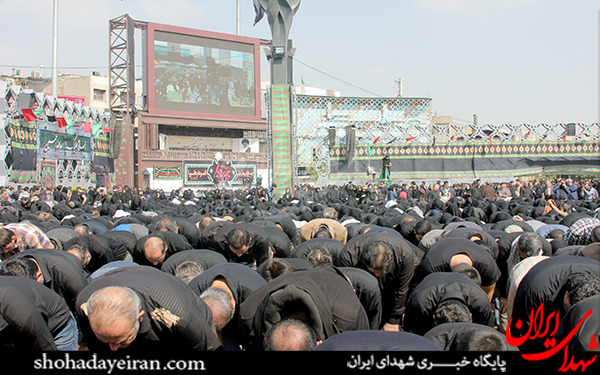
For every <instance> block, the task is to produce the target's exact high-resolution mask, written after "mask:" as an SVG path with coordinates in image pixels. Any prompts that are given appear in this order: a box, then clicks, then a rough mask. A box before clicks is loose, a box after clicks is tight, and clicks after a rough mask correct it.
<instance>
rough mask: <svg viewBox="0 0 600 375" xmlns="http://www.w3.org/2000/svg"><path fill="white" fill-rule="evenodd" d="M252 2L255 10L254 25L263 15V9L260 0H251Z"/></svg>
mask: <svg viewBox="0 0 600 375" xmlns="http://www.w3.org/2000/svg"><path fill="white" fill-rule="evenodd" d="M252 1H253V2H254V11H255V12H256V17H254V25H256V24H257V23H258V22H259V21H260V20H262V18H263V17H264V15H265V10H264V9H263V7H262V5H260V0H252Z"/></svg>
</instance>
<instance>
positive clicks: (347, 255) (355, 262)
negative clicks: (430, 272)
mask: <svg viewBox="0 0 600 375" xmlns="http://www.w3.org/2000/svg"><path fill="white" fill-rule="evenodd" d="M375 241H382V242H385V243H386V244H388V246H389V247H390V249H391V250H392V253H393V256H394V260H393V263H394V268H393V270H392V271H391V272H388V273H385V274H383V275H381V276H380V277H379V278H378V280H379V288H380V290H381V299H382V304H383V316H382V323H390V324H399V323H400V320H401V318H402V314H403V313H404V307H405V303H406V298H407V295H408V289H409V283H410V280H411V279H412V277H413V274H414V269H415V260H414V258H415V253H414V251H413V249H412V247H411V245H410V244H409V243H408V241H406V240H405V239H403V238H402V237H401V236H399V235H396V234H393V233H389V232H386V231H381V232H375V233H371V232H367V233H364V234H361V235H358V236H356V237H353V238H352V239H350V240H349V241H348V243H346V245H345V246H344V248H343V249H342V251H341V252H340V254H339V257H338V264H336V265H337V266H339V267H357V268H361V269H365V270H366V266H365V265H363V264H361V263H360V254H361V253H362V252H363V251H364V249H365V248H366V246H367V245H368V244H370V243H372V242H375Z"/></svg>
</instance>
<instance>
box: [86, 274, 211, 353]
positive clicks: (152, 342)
mask: <svg viewBox="0 0 600 375" xmlns="http://www.w3.org/2000/svg"><path fill="white" fill-rule="evenodd" d="M107 286H123V287H129V288H131V289H132V290H134V291H135V292H136V293H137V294H138V295H139V296H140V298H141V300H142V310H144V311H145V313H144V315H143V316H142V321H141V323H140V328H139V331H138V334H137V337H136V339H135V340H134V341H133V342H132V343H131V344H130V345H129V346H128V347H127V348H125V349H126V350H131V351H139V350H182V351H206V350H218V349H221V344H220V342H219V340H218V339H217V337H216V335H215V334H214V333H213V331H212V330H211V325H212V313H211V312H210V310H209V308H208V306H207V305H206V303H204V301H202V300H201V299H200V298H199V297H198V296H197V295H196V294H195V293H194V292H192V290H191V289H190V288H188V287H187V286H186V285H185V284H184V283H183V282H182V281H181V280H179V279H177V278H176V277H175V276H173V275H170V274H168V273H166V272H162V271H160V270H158V269H156V268H153V267H148V266H131V267H122V268H118V269H115V270H113V271H110V272H108V273H106V274H104V275H103V276H101V277H98V278H97V279H94V281H93V282H91V283H90V284H89V285H88V286H87V287H86V288H84V290H82V291H81V293H80V294H79V297H78V298H77V315H78V316H80V321H81V329H82V333H83V337H84V340H85V342H86V343H87V344H88V347H89V348H90V349H91V350H102V351H104V350H109V347H108V345H106V344H103V343H102V342H100V341H99V340H98V339H97V338H96V336H95V335H94V333H93V331H92V330H91V328H90V327H89V321H88V320H87V318H86V317H85V315H84V314H83V311H82V310H81V305H82V304H83V303H85V302H86V301H87V300H88V298H89V297H90V296H91V294H92V293H94V292H95V291H97V290H100V289H102V288H104V287H107ZM165 310H167V311H168V313H170V314H171V315H172V316H174V317H175V318H176V319H177V323H176V324H170V322H169V321H164V319H162V318H161V316H163V315H164V311H165ZM161 311H162V312H163V313H160V312H161ZM148 353H151V351H148Z"/></svg>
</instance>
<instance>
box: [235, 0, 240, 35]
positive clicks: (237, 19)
mask: <svg viewBox="0 0 600 375" xmlns="http://www.w3.org/2000/svg"><path fill="white" fill-rule="evenodd" d="M236 21H237V22H236V25H237V27H236V33H237V35H240V33H241V30H240V29H241V27H240V0H237V6H236Z"/></svg>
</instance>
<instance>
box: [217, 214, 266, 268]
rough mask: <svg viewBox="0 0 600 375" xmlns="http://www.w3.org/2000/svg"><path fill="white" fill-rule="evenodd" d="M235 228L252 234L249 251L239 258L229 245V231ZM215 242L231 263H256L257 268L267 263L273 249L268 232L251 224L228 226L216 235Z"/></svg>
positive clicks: (219, 250)
mask: <svg viewBox="0 0 600 375" xmlns="http://www.w3.org/2000/svg"><path fill="white" fill-rule="evenodd" d="M235 228H243V229H245V230H246V231H248V233H249V234H250V244H249V248H248V251H247V252H246V253H245V254H243V255H242V256H240V257H238V256H237V255H235V254H234V253H233V252H232V251H231V250H229V245H228V244H227V240H226V236H227V233H229V231H231V230H233V229H235ZM214 241H215V243H216V245H217V247H218V249H217V251H218V252H220V253H221V254H223V256H225V258H226V259H227V260H228V261H229V262H236V263H243V264H248V265H252V264H254V263H256V267H259V266H260V265H261V264H263V263H264V262H266V261H267V260H269V259H270V258H271V249H270V243H269V237H268V235H267V234H266V232H265V231H264V230H263V229H262V228H261V227H259V226H257V225H254V224H251V223H235V224H231V225H226V226H225V227H223V228H221V229H219V230H218V231H217V233H215V236H214Z"/></svg>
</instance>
